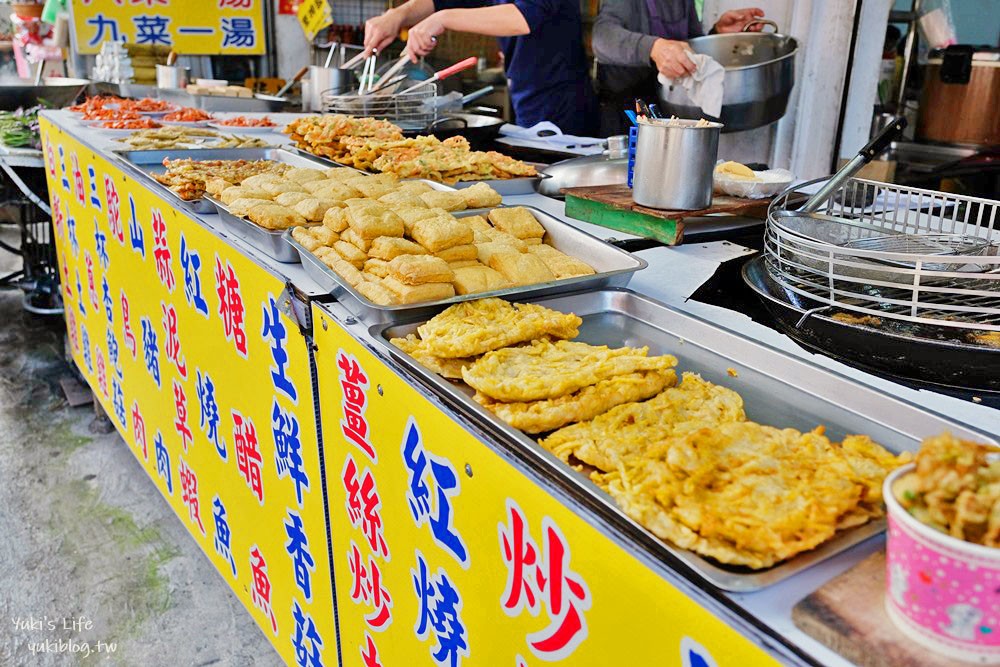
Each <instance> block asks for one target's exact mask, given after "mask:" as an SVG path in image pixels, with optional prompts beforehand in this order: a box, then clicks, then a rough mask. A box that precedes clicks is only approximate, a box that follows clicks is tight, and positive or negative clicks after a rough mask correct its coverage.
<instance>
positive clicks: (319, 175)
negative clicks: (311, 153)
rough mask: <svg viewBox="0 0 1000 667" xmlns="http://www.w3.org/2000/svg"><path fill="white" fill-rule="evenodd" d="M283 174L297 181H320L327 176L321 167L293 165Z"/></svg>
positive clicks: (290, 179)
mask: <svg viewBox="0 0 1000 667" xmlns="http://www.w3.org/2000/svg"><path fill="white" fill-rule="evenodd" d="M283 176H284V177H285V178H286V179H288V180H289V181H295V182H296V183H308V182H309V181H320V180H323V179H325V178H326V175H325V174H324V173H323V171H322V170H321V169H313V168H311V167H292V168H291V169H289V170H288V171H286V172H285V173H284V174H283Z"/></svg>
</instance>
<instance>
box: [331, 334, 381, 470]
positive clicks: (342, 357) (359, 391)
mask: <svg viewBox="0 0 1000 667" xmlns="http://www.w3.org/2000/svg"><path fill="white" fill-rule="evenodd" d="M337 369H338V371H339V373H340V387H341V389H342V390H343V392H344V399H343V401H341V404H340V405H341V408H342V409H343V411H344V418H343V419H341V420H340V430H341V432H343V434H344V437H345V438H347V439H348V440H350V441H351V442H353V443H354V444H355V445H357V446H358V447H359V448H360V449H361V451H363V452H364V453H365V454H366V455H367V456H368V458H369V459H371V460H372V462H373V463H377V462H378V457H377V456H376V455H375V448H374V447H373V446H372V443H371V440H370V439H369V435H368V421H367V420H366V419H365V404H366V402H367V394H366V392H367V391H368V386H369V385H368V376H367V375H365V372H364V369H362V368H361V365H360V364H359V363H358V361H357V359H355V358H354V357H353V356H351V355H349V354H347V353H346V352H344V351H343V350H338V352H337Z"/></svg>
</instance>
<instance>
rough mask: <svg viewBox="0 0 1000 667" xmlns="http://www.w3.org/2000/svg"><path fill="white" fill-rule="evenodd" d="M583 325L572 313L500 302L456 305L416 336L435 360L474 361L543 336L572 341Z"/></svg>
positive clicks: (434, 319)
mask: <svg viewBox="0 0 1000 667" xmlns="http://www.w3.org/2000/svg"><path fill="white" fill-rule="evenodd" d="M582 323H583V320H581V319H580V318H579V317H578V316H576V315H574V314H572V313H560V312H559V311H557V310H552V309H550V308H545V307H544V306H539V305H536V304H525V303H510V302H508V301H504V300H503V299H496V298H491V299H478V300H476V301H466V302H463V303H458V304H455V305H454V306H451V307H449V308H447V309H446V310H444V311H443V312H441V313H440V314H438V315H437V316H435V317H434V318H432V319H430V320H428V321H427V322H425V323H424V324H422V325H421V326H420V327H419V328H418V329H417V333H419V334H420V337H421V338H422V339H423V340H424V341H426V342H427V349H428V351H429V352H430V353H431V354H433V355H435V356H438V357H445V358H448V359H455V358H459V357H474V356H477V355H480V354H483V353H485V352H489V351H490V350H497V349H499V348H502V347H506V346H508V345H514V344H516V343H523V342H525V341H529V340H534V339H536V338H541V337H543V336H548V337H550V338H573V337H574V336H576V335H577V333H579V329H580V325H581V324H582Z"/></svg>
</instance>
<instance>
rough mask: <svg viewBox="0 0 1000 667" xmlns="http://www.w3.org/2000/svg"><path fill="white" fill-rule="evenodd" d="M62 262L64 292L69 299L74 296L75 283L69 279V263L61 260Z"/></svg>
mask: <svg viewBox="0 0 1000 667" xmlns="http://www.w3.org/2000/svg"><path fill="white" fill-rule="evenodd" d="M61 264H62V272H63V279H62V287H63V293H64V294H65V295H66V300H67V301H69V300H71V299H72V298H73V283H71V282H70V281H69V263H67V262H61Z"/></svg>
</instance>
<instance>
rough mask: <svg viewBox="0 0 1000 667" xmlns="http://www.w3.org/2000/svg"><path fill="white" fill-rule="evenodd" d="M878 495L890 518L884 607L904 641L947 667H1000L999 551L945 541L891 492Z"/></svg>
mask: <svg viewBox="0 0 1000 667" xmlns="http://www.w3.org/2000/svg"><path fill="white" fill-rule="evenodd" d="M914 467H915V465H914V464H912V463H911V464H910V465H906V466H903V467H902V468H899V469H898V470H896V471H894V472H893V473H892V474H891V475H889V476H888V477H887V478H886V480H885V483H884V485H883V488H882V493H883V496H884V498H885V505H886V508H887V509H888V514H889V530H888V540H887V543H886V576H885V585H886V591H885V608H886V612H887V613H888V615H889V618H890V619H892V622H893V624H894V625H895V626H896V627H897V628H898V629H899V631H900V632H902V633H903V635H905V636H906V637H907V638H908V639H910V640H912V641H914V642H915V643H917V644H920V645H921V646H924V647H926V648H929V649H931V650H933V651H934V652H935V653H938V654H940V655H942V656H945V657H947V658H950V659H952V660H961V661H964V662H969V663H972V664H979V665H998V664H1000V595H997V594H996V593H995V591H996V590H997V588H998V587H1000V549H994V548H992V547H986V546H982V545H979V544H973V543H971V542H966V541H964V540H960V539H957V538H955V537H951V536H950V535H945V534H944V533H942V532H939V531H937V530H935V529H933V528H931V527H930V526H927V525H925V524H923V523H921V522H920V521H918V520H917V519H915V518H913V517H912V516H910V514H909V512H907V511H906V509H905V508H903V506H902V505H900V504H899V502H898V501H897V500H896V497H895V496H894V495H893V493H892V485H893V484H894V483H895V481H896V480H898V479H899V478H900V477H902V476H903V475H906V474H907V473H909V472H911V471H913V469H914Z"/></svg>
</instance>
